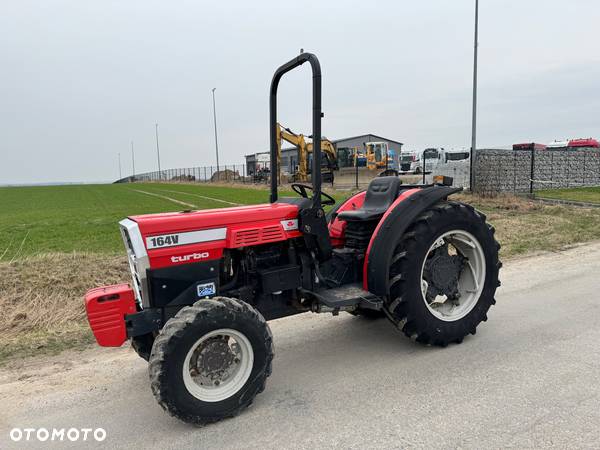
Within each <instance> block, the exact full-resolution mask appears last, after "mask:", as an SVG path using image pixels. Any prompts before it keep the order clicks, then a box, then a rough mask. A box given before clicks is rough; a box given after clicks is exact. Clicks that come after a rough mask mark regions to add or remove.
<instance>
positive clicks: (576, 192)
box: [535, 186, 600, 204]
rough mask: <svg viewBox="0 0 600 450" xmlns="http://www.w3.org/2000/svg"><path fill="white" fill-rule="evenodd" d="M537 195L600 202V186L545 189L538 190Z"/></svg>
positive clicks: (556, 198)
mask: <svg viewBox="0 0 600 450" xmlns="http://www.w3.org/2000/svg"><path fill="white" fill-rule="evenodd" d="M535 196H536V197H539V198H549V199H554V200H567V201H569V200H570V201H575V202H585V203H598V204H600V186H594V187H580V188H568V189H545V190H542V191H536V192H535Z"/></svg>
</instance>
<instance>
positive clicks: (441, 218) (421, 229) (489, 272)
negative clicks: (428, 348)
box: [387, 201, 501, 346]
mask: <svg viewBox="0 0 600 450" xmlns="http://www.w3.org/2000/svg"><path fill="white" fill-rule="evenodd" d="M499 248H500V245H499V244H498V243H497V242H496V240H495V239H494V228H493V227H492V226H491V225H489V224H487V223H486V221H485V216H484V215H483V214H481V213H480V212H478V211H476V210H475V209H474V208H473V207H472V206H470V205H466V204H463V203H459V202H449V201H448V202H442V203H439V204H437V205H435V206H433V207H432V208H430V209H429V210H427V211H426V212H424V213H423V214H422V215H421V216H420V217H418V218H417V219H416V221H415V222H414V223H413V224H412V225H411V226H410V227H409V228H408V229H407V230H406V233H404V235H403V236H402V237H401V238H400V241H399V243H398V244H397V246H396V248H395V252H394V256H393V257H392V262H391V264H390V271H389V287H390V296H389V301H388V304H387V309H388V311H389V313H390V316H391V318H392V319H393V321H394V323H396V325H397V326H398V327H399V328H400V329H401V330H402V331H403V332H404V333H405V334H406V335H407V336H409V337H411V338H414V339H416V340H417V341H418V342H422V343H424V344H429V345H439V346H446V345H448V344H449V343H451V342H455V343H460V342H462V340H463V338H464V337H465V336H466V335H468V334H475V330H476V328H477V325H479V323H480V322H482V321H485V320H487V311H488V310H489V308H490V307H491V306H492V305H493V304H494V303H495V302H496V301H495V299H494V294H495V292H496V288H497V287H498V286H499V285H500V282H499V281H498V272H499V269H500V267H501V263H500V261H499V259H498V250H499Z"/></svg>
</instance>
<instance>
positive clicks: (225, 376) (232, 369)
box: [149, 297, 273, 424]
mask: <svg viewBox="0 0 600 450" xmlns="http://www.w3.org/2000/svg"><path fill="white" fill-rule="evenodd" d="M272 360H273V337H272V335H271V331H270V329H269V326H268V325H267V323H266V321H265V319H264V318H263V316H262V315H261V314H260V313H259V312H258V311H256V310H255V309H254V308H253V307H251V306H250V305H248V304H247V303H245V302H243V301H241V300H237V299H232V298H227V297H214V298H212V299H206V300H200V301H198V302H196V303H195V304H194V305H192V306H187V307H185V308H183V309H181V310H180V311H179V312H178V313H177V314H176V315H175V317H173V318H172V319H170V320H169V321H168V322H167V323H166V324H165V326H164V328H163V329H162V331H161V332H160V334H159V335H158V336H157V337H156V340H155V341H154V345H153V347H152V354H151V356H150V365H149V367H150V368H149V371H150V382H151V387H152V392H153V393H154V396H155V397H156V399H157V400H158V403H159V404H160V405H161V406H162V408H163V409H165V410H166V411H167V412H169V413H170V414H171V415H173V416H175V417H177V418H179V419H180V420H182V421H184V422H189V423H195V424H207V423H212V422H216V421H218V420H221V419H224V418H226V417H233V416H235V415H237V414H238V413H239V412H240V411H242V410H243V409H244V408H246V407H248V406H249V405H250V404H251V403H252V401H253V400H254V397H255V396H256V395H257V394H259V393H260V392H262V391H263V390H264V388H265V383H266V380H267V377H268V376H269V375H270V374H271V362H272Z"/></svg>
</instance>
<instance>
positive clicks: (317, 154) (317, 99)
mask: <svg viewBox="0 0 600 450" xmlns="http://www.w3.org/2000/svg"><path fill="white" fill-rule="evenodd" d="M307 61H308V62H310V65H311V67H312V74H313V76H312V97H313V99H312V100H313V111H312V126H313V131H312V136H313V138H312V140H313V161H312V186H313V198H312V200H313V208H320V207H321V117H322V116H323V114H322V112H321V65H320V64H319V60H318V59H317V57H316V55H314V54H312V53H300V55H298V56H296V57H295V58H294V59H292V60H291V61H288V62H287V63H285V64H284V65H282V66H281V67H279V69H277V70H276V71H275V74H274V75H273V80H272V81H271V94H270V97H269V129H270V140H271V197H270V202H271V203H275V202H276V201H277V182H278V181H279V180H278V179H277V178H278V174H279V169H278V167H277V163H278V161H277V88H278V87H279V80H281V77H282V76H283V75H284V74H286V73H287V72H289V71H291V70H293V69H295V68H296V67H299V66H301V65H302V64H304V63H305V62H307Z"/></svg>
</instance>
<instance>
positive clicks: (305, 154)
mask: <svg viewBox="0 0 600 450" xmlns="http://www.w3.org/2000/svg"><path fill="white" fill-rule="evenodd" d="M282 140H284V141H286V142H289V143H290V144H292V145H293V146H295V147H296V148H297V149H298V170H297V171H296V172H295V173H294V174H293V175H292V177H293V181H308V175H309V166H310V165H309V155H310V154H311V153H312V151H313V144H312V142H308V143H307V142H306V140H305V139H304V135H303V134H296V133H294V132H293V131H292V130H290V129H289V128H286V127H284V126H282V125H281V124H279V123H278V124H277V162H278V164H277V167H278V170H279V173H278V174H277V175H278V177H279V179H281V141H282ZM321 152H322V154H323V155H324V156H325V159H324V161H323V164H322V165H321V171H322V173H323V182H324V183H327V182H331V183H333V171H334V170H337V169H338V164H337V152H336V150H335V147H334V146H333V143H332V142H331V141H329V140H327V139H324V138H323V139H321ZM324 167H325V168H326V169H327V170H326V171H323V168H324Z"/></svg>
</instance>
